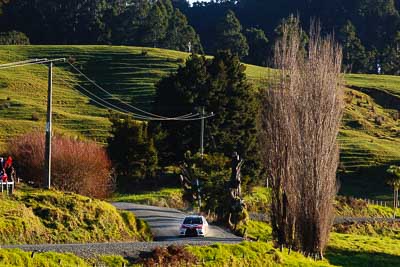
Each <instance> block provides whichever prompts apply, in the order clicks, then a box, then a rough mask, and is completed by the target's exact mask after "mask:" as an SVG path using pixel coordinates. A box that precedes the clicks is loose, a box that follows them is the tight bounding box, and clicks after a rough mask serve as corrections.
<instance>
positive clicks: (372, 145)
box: [0, 46, 400, 197]
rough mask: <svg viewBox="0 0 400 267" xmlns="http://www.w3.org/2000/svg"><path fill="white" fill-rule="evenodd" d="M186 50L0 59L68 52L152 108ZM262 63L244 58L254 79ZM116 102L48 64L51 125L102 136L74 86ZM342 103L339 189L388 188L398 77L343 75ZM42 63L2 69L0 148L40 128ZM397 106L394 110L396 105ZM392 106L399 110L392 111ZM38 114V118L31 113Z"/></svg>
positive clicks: (10, 53) (395, 147) (14, 49)
mask: <svg viewBox="0 0 400 267" xmlns="http://www.w3.org/2000/svg"><path fill="white" fill-rule="evenodd" d="M187 56H188V54H187V53H182V52H176V51H170V50H163V49H154V48H140V47H126V46H0V64H1V63H8V62H12V61H18V60H24V59H27V58H41V57H47V58H53V57H54V58H55V57H67V58H71V60H72V61H73V62H74V65H75V66H77V67H78V68H79V69H81V70H82V71H83V72H84V73H85V74H87V75H88V76H89V77H91V78H93V79H94V80H95V81H96V82H98V83H99V84H100V85H101V86H103V87H104V88H106V89H107V90H109V91H110V92H111V93H112V94H113V97H115V98H119V99H123V100H124V101H127V102H130V103H133V104H135V105H136V106H138V107H140V108H143V109H146V110H151V106H152V101H153V95H154V88H155V87H154V84H155V83H156V82H157V81H158V80H159V79H160V78H161V77H162V76H164V75H167V74H169V73H170V72H172V71H174V70H175V69H176V68H177V66H178V65H179V64H182V63H183V62H184V59H185V58H186V57H187ZM267 72H268V71H267V69H266V68H262V67H257V66H251V65H249V66H248V67H247V74H248V77H249V78H250V80H251V81H252V82H254V83H256V84H259V82H260V80H262V79H264V78H267V77H268V76H267V75H268V74H267ZM77 81H80V83H79V84H80V85H82V86H84V88H85V89H87V90H90V91H91V92H93V93H95V94H96V95H99V96H101V97H103V98H107V99H109V100H110V101H114V100H113V99H111V98H110V97H109V96H107V95H106V94H104V93H103V92H101V91H100V90H98V89H97V88H95V87H94V86H92V85H90V84H89V83H88V82H85V81H84V79H83V77H81V76H79V75H77V72H76V71H73V69H72V68H71V67H70V66H68V64H65V63H58V64H57V66H56V67H55V70H54V100H53V103H54V128H55V130H56V131H59V132H63V133H67V134H70V135H74V136H81V137H85V138H90V139H94V140H96V141H98V142H105V140H106V138H107V136H108V130H109V126H110V123H109V122H108V120H107V118H106V116H107V114H108V111H107V110H106V109H104V108H102V107H100V106H98V105H96V104H95V103H93V102H92V101H91V100H90V99H89V98H88V97H86V96H84V95H83V94H82V93H85V94H87V92H84V91H83V90H82V89H81V88H79V87H77V86H74V84H75V83H76V82H77ZM346 81H347V85H348V87H349V88H351V89H348V90H347V97H346V101H347V103H348V105H347V108H346V114H345V117H344V123H343V127H342V131H341V134H340V137H339V140H340V145H341V149H342V154H341V159H342V162H343V164H342V165H343V166H342V167H344V172H342V178H343V179H342V181H343V182H342V192H343V193H346V194H355V195H358V196H360V197H366V196H371V195H373V194H378V195H379V194H387V193H388V192H390V191H389V188H387V187H385V183H384V181H383V180H384V178H383V175H384V169H385V168H386V167H385V166H386V165H387V164H390V163H396V162H400V149H399V148H400V121H399V119H398V118H397V117H396V116H398V115H396V114H398V109H399V107H400V77H398V76H378V75H347V76H346ZM46 93H47V68H46V67H44V66H26V67H22V68H17V69H6V70H0V117H1V118H2V120H1V121H0V148H4V145H5V143H6V142H7V140H8V139H9V138H10V137H13V136H16V135H19V134H22V133H24V132H27V131H30V130H32V129H39V130H44V127H45V112H46ZM396 109H397V110H396ZM396 112H397V113H396ZM37 119H39V120H37Z"/></svg>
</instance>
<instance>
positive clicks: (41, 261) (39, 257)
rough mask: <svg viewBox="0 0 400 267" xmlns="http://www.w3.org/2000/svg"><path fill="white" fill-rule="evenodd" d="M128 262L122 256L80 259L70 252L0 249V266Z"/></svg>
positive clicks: (115, 265)
mask: <svg viewBox="0 0 400 267" xmlns="http://www.w3.org/2000/svg"><path fill="white" fill-rule="evenodd" d="M124 264H125V265H126V264H128V261H127V260H125V259H124V258H123V257H122V256H99V257H98V258H95V259H82V258H80V257H78V256H76V255H74V254H72V253H56V252H36V253H34V254H32V252H25V251H22V250H19V249H2V250H0V266H2V267H6V266H7V267H36V266H43V267H71V266H79V267H92V266H104V267H120V266H123V265H124Z"/></svg>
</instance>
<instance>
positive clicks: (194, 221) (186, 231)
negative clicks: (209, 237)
mask: <svg viewBox="0 0 400 267" xmlns="http://www.w3.org/2000/svg"><path fill="white" fill-rule="evenodd" d="M207 232H208V223H207V221H206V218H204V217H203V216H196V215H191V216H187V217H186V218H185V219H184V220H183V222H182V224H181V227H180V228H179V235H180V236H203V237H204V236H206V234H207Z"/></svg>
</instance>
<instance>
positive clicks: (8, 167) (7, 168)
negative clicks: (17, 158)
mask: <svg viewBox="0 0 400 267" xmlns="http://www.w3.org/2000/svg"><path fill="white" fill-rule="evenodd" d="M4 169H5V171H6V174H7V177H9V178H10V179H11V173H12V158H11V156H8V158H7V161H6V163H5V164H4Z"/></svg>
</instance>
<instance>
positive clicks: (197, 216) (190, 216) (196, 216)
mask: <svg viewBox="0 0 400 267" xmlns="http://www.w3.org/2000/svg"><path fill="white" fill-rule="evenodd" d="M186 218H203V216H201V215H189V216H186V217H185V219H186Z"/></svg>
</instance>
